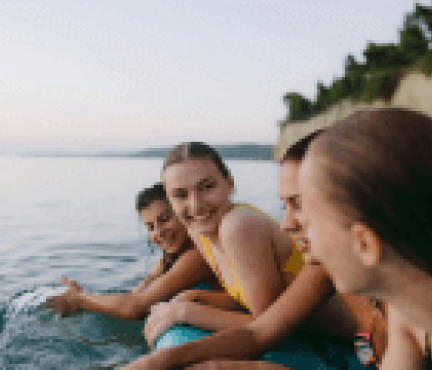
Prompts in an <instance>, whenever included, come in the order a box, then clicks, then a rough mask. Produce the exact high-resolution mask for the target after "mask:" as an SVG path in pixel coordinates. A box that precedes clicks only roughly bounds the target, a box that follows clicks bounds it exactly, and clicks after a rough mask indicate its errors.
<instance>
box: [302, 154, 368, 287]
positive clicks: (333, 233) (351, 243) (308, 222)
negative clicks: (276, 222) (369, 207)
mask: <svg viewBox="0 0 432 370" xmlns="http://www.w3.org/2000/svg"><path fill="white" fill-rule="evenodd" d="M318 156H319V154H315V153H313V152H312V153H311V152H309V154H308V155H307V156H306V158H305V160H304V161H303V162H302V164H301V167H300V172H299V188H300V194H301V200H302V217H301V223H302V227H303V229H304V232H305V234H306V237H307V238H308V240H309V242H310V249H311V253H312V255H313V256H314V257H315V258H317V259H318V260H319V261H320V262H321V263H322V264H323V265H324V267H325V268H326V270H327V271H328V273H329V274H330V276H332V279H333V282H334V284H335V286H336V288H337V289H338V290H339V291H340V292H351V293H356V292H357V293H361V292H364V291H365V290H367V289H368V287H369V286H370V283H371V282H372V278H373V276H374V274H373V273H370V272H371V271H368V268H367V267H366V266H365V264H364V262H362V261H363V260H362V259H361V258H360V255H361V250H360V249H359V248H357V246H358V238H357V236H356V235H355V234H354V233H353V229H352V227H351V225H350V224H349V223H348V222H347V221H346V220H345V218H344V217H343V216H344V215H343V214H342V212H341V211H339V210H338V209H336V207H335V206H333V205H332V204H330V203H329V201H328V200H327V198H326V196H325V195H324V194H323V192H322V190H321V189H320V185H322V179H320V178H319V175H318V174H319V172H318V171H320V170H321V171H322V168H321V167H322V166H319V164H320V163H322V162H319V161H318V158H317V157H318ZM368 275H369V276H368Z"/></svg>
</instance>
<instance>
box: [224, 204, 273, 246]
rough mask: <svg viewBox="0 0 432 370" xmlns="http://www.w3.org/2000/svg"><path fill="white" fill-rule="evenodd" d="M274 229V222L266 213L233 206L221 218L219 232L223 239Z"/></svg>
mask: <svg viewBox="0 0 432 370" xmlns="http://www.w3.org/2000/svg"><path fill="white" fill-rule="evenodd" d="M274 229H275V224H274V222H273V221H272V220H271V219H270V218H269V217H267V216H266V215H264V214H261V213H259V212H257V211H255V210H253V209H243V208H234V209H232V210H231V211H230V212H228V213H227V214H226V215H225V217H224V218H223V220H222V223H221V226H220V229H219V232H220V235H221V237H222V238H224V239H226V238H238V237H246V238H249V236H250V235H257V234H262V233H263V232H269V233H274ZM267 235H269V234H267Z"/></svg>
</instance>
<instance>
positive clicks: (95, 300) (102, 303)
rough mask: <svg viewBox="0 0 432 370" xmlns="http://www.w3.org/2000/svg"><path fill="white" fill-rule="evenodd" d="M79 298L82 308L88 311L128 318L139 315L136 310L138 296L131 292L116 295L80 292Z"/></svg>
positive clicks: (131, 318) (132, 318) (133, 318)
mask: <svg viewBox="0 0 432 370" xmlns="http://www.w3.org/2000/svg"><path fill="white" fill-rule="evenodd" d="M77 299H78V304H79V306H80V308H82V309H84V310H87V311H91V312H101V313H104V314H107V315H110V316H114V317H120V318H122V319H128V320H136V319H137V318H138V316H139V315H138V312H137V310H136V307H137V304H136V297H135V296H134V295H133V294H131V293H124V294H115V295H98V294H92V293H79V294H78V295H77Z"/></svg>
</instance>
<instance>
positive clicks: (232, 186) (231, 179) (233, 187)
mask: <svg viewBox="0 0 432 370" xmlns="http://www.w3.org/2000/svg"><path fill="white" fill-rule="evenodd" d="M227 181H228V184H229V187H230V189H231V194H234V191H235V186H234V179H233V178H232V177H230V178H228V179H227Z"/></svg>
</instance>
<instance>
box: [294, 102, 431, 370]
mask: <svg viewBox="0 0 432 370" xmlns="http://www.w3.org/2000/svg"><path fill="white" fill-rule="evenodd" d="M431 143H432V119H431V118H430V117H428V116H425V115H423V114H420V113H416V112H413V111H409V110H404V109H377V110H370V111H364V112H359V113H355V114H353V115H351V116H350V117H348V118H346V119H345V120H343V121H340V122H338V123H337V124H336V125H335V126H333V127H332V128H330V129H329V130H328V131H326V132H325V133H323V134H322V135H321V136H320V137H319V138H318V139H317V140H316V142H315V143H314V145H312V147H311V149H310V151H309V154H308V155H307V157H306V159H305V161H304V164H303V165H302V167H301V169H300V178H299V182H300V191H301V198H302V206H303V211H302V217H303V219H302V223H303V225H304V227H305V228H306V231H307V235H308V238H309V240H310V245H311V249H312V253H313V254H314V255H315V256H316V257H317V258H319V260H320V261H322V263H323V264H324V266H325V267H326V269H327V270H328V271H329V272H330V274H331V275H332V278H333V280H334V283H335V285H336V287H337V289H338V290H339V291H341V292H349V293H356V294H362V295H365V296H368V297H372V298H379V299H382V300H384V301H386V302H387V303H388V306H389V307H388V320H389V328H388V334H389V339H388V347H387V350H386V352H385V354H384V357H383V360H382V364H381V369H382V370H389V369H392V370H397V369H401V370H402V369H403V370H410V369H422V368H423V369H425V368H428V369H430V368H431V365H432V361H431V351H430V346H431V344H430V341H431V339H430V334H429V333H431V332H432V296H431V295H430V290H431V289H432V253H431V250H432V249H431V245H432V228H431V221H432V219H431V209H432V191H431V188H432V146H431Z"/></svg>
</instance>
